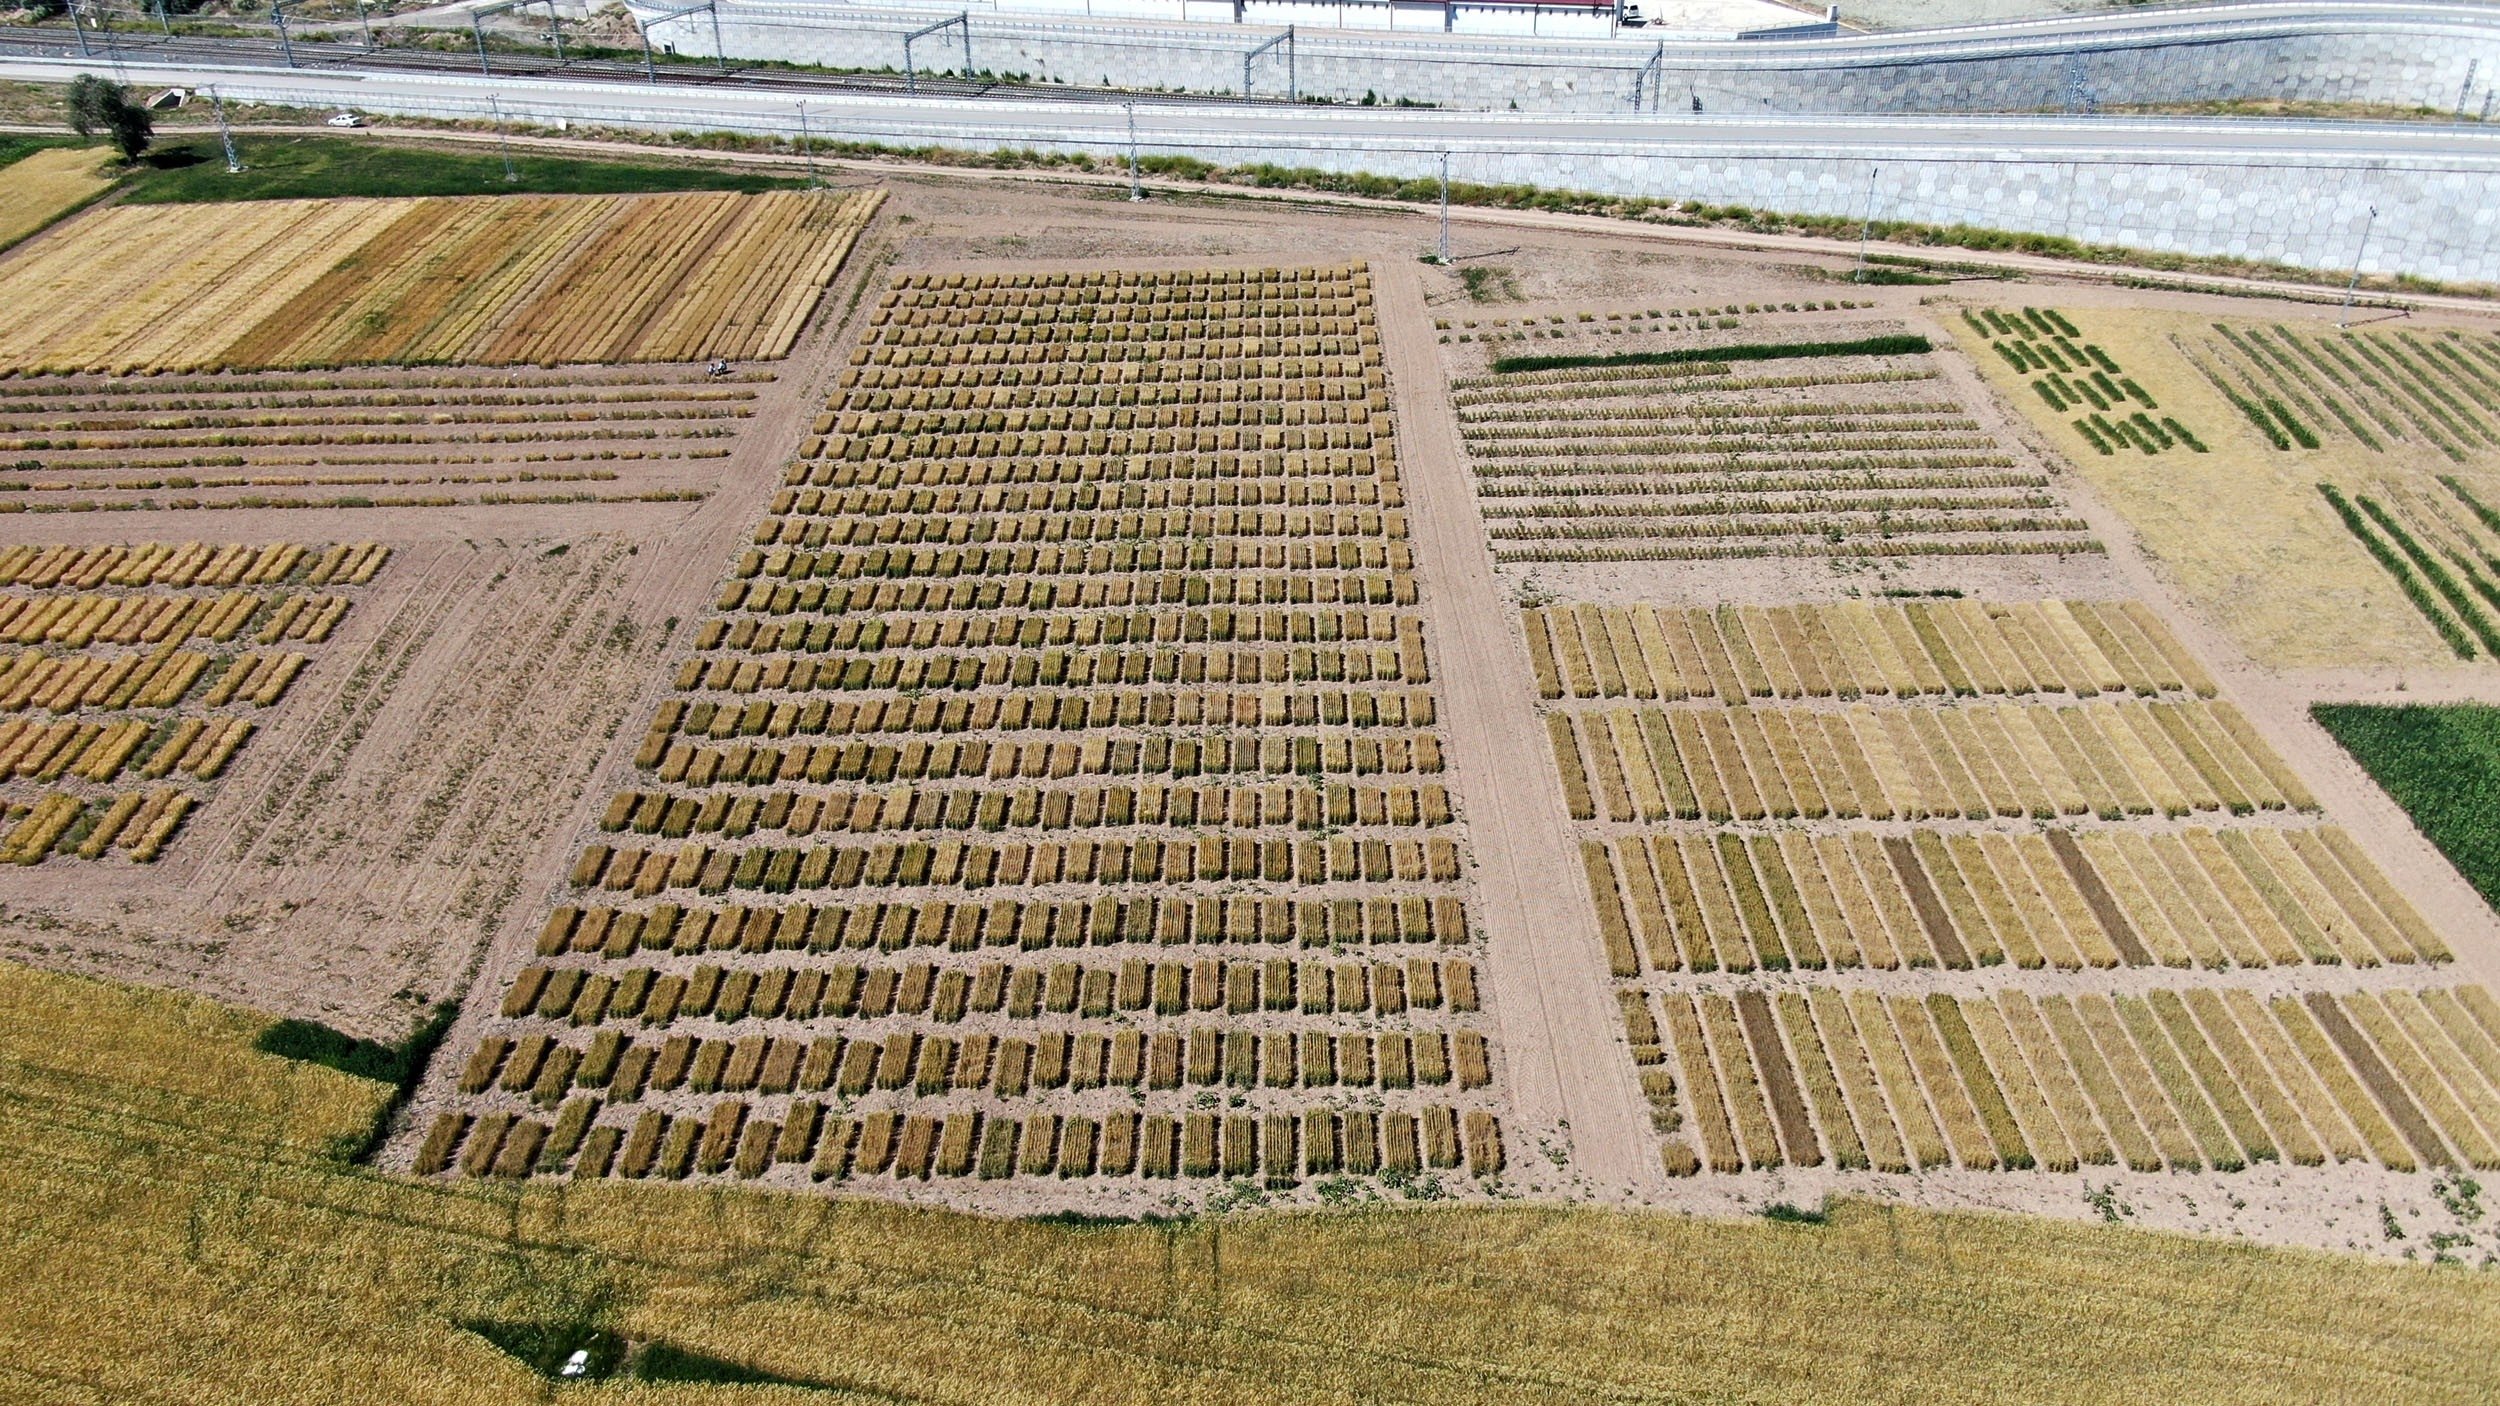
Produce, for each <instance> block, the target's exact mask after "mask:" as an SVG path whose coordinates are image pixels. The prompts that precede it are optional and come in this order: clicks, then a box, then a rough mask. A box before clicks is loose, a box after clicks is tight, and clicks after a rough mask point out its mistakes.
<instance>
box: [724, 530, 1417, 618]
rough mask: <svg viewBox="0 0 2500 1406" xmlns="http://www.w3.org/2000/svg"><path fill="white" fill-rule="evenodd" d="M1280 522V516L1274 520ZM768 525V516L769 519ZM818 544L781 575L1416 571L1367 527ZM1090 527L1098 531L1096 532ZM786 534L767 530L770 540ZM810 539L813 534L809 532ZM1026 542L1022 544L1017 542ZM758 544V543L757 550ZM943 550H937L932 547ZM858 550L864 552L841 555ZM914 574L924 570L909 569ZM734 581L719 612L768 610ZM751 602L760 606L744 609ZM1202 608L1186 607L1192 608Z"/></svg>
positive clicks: (831, 537)
mask: <svg viewBox="0 0 2500 1406" xmlns="http://www.w3.org/2000/svg"><path fill="white" fill-rule="evenodd" d="M1278 516H1279V517H1283V516H1285V515H1284V514H1278ZM766 521H767V523H768V524H769V523H771V520H770V519H767V520H766ZM830 521H831V525H830V526H829V527H828V529H827V531H826V532H825V534H824V540H823V542H822V543H819V544H815V545H816V546H818V547H820V548H823V549H822V550H813V551H809V550H801V551H796V552H792V553H790V561H789V564H788V566H787V567H785V568H784V570H783V572H782V573H779V574H781V575H782V576H783V577H784V578H785V579H795V580H802V581H803V580H805V579H806V578H808V577H811V576H812V577H819V578H824V579H827V580H853V579H856V578H858V577H860V576H863V575H867V576H876V575H897V574H905V573H902V572H897V571H896V570H895V569H894V568H895V566H896V565H898V564H899V563H900V562H902V561H906V560H913V561H916V558H917V556H918V554H917V553H913V552H908V551H905V550H904V548H907V547H920V546H924V545H925V546H929V547H931V548H932V549H933V550H932V551H931V552H930V553H929V557H930V560H929V562H928V569H929V572H934V573H935V574H937V575H941V576H950V575H959V574H960V575H968V576H982V575H1004V574H1011V573H1012V574H1015V575H1026V574H1031V573H1036V572H1038V573H1040V574H1042V575H1053V574H1056V573H1059V572H1063V571H1090V572H1104V571H1121V572H1126V571H1163V570H1174V569H1180V568H1181V567H1182V564H1183V563H1184V562H1187V563H1192V564H1193V565H1194V564H1195V563H1197V562H1200V561H1204V562H1205V563H1207V565H1205V566H1195V567H1194V569H1197V570H1208V569H1212V570H1217V571H1228V570H1232V569H1236V568H1238V569H1243V570H1247V569H1252V568H1256V567H1260V566H1266V567H1267V568H1268V569H1269V570H1290V571H1295V572H1308V571H1337V570H1372V571H1382V570H1395V571H1399V572H1405V571H1409V570H1412V569H1413V566H1414V556H1413V549H1412V548H1411V547H1410V546H1409V545H1408V544H1407V543H1406V542H1405V541H1404V540H1403V539H1401V538H1396V537H1392V536H1390V535H1389V534H1386V533H1382V532H1380V531H1377V530H1374V531H1371V532H1364V533H1356V534H1347V535H1338V534H1335V533H1330V532H1320V533H1316V534H1315V533H1312V532H1309V531H1307V530H1305V531H1302V532H1298V533H1294V534H1292V535H1291V536H1288V535H1287V534H1286V533H1285V532H1283V531H1282V530H1280V531H1278V532H1277V533H1275V534H1270V535H1264V536H1263V535H1262V534H1259V533H1257V532H1256V531H1254V530H1251V529H1252V527H1255V524H1253V525H1251V527H1245V528H1240V529H1236V530H1235V531H1232V532H1228V533H1225V534H1223V535H1222V536H1221V537H1218V536H1216V535H1215V534H1212V533H1209V534H1203V535H1201V534H1183V533H1179V532H1171V531H1168V530H1165V531H1158V532H1155V533H1151V534H1149V533H1148V532H1147V531H1146V530H1145V529H1143V528H1138V529H1136V530H1132V531H1126V532H1114V531H1112V530H1110V529H1112V528H1114V527H1117V526H1119V525H1120V524H1119V523H1117V522H1116V521H1114V520H1105V521H1102V522H1099V523H1096V522H1090V521H1088V520H1086V519H1082V518H1077V519H1073V520H1071V519H1067V518H1048V517H1045V516H1044V515H1042V514H1038V513H1034V514H1026V515H1024V516H1023V517H1020V518H1011V519H1007V520H1005V521H1003V522H993V521H983V520H977V519H966V518H956V519H953V520H951V521H929V520H926V519H922V520H919V521H910V520H907V521H906V522H904V523H902V524H897V525H895V526H892V527H883V526H880V525H877V524H873V523H868V522H862V521H858V520H853V519H838V518H837V519H832V520H830ZM1097 527H1099V528H1101V529H1103V530H1100V531H1097V530H1094V529H1096V528H1097ZM784 535H786V534H785V533H784V532H783V531H782V530H781V529H780V527H779V526H778V525H777V524H775V525H773V536H774V537H776V538H778V537H782V536H784ZM809 535H813V534H809ZM1174 539H1178V540H1179V541H1180V542H1181V543H1182V545H1179V546H1176V547H1174V548H1173V549H1172V551H1171V552H1170V554H1169V555H1167V554H1166V553H1165V552H1164V551H1162V550H1160V548H1161V545H1162V543H1163V542H1165V541H1172V540H1174ZM1018 543H1024V544H1027V545H1021V546H1019V545H1016V544H1018ZM759 545H763V544H759ZM939 546H942V547H943V548H944V550H943V551H938V550H934V549H935V548H937V547H939ZM845 547H851V548H860V547H865V548H868V549H869V550H867V551H857V550H842V548H845ZM908 574H911V575H922V574H928V572H924V571H921V570H911V571H909V572H908ZM738 584H739V583H738V582H737V581H736V580H734V579H733V581H732V582H731V584H730V586H727V587H724V588H723V592H722V596H721V603H720V605H719V606H718V608H719V609H722V610H736V609H739V608H740V607H742V606H744V607H745V608H748V609H762V608H766V607H765V606H764V605H762V604H761V602H762V601H769V600H770V599H771V590H770V589H769V588H768V589H767V590H766V592H765V593H764V594H763V595H762V596H761V597H760V598H759V597H757V596H756V593H755V592H754V591H752V590H751V589H750V590H748V591H747V592H746V593H745V595H744V596H740V595H732V594H730V591H731V590H733V589H735V588H736V587H737V586H738ZM787 599H788V600H789V601H790V605H786V606H783V607H782V609H784V610H788V609H791V608H793V607H795V606H796V605H797V602H798V599H799V598H798V597H797V596H795V595H793V596H790V597H788V598H787ZM750 600H755V601H757V602H758V603H756V604H749V601H750ZM1201 603H1202V602H1197V601H1192V602H1191V604H1193V605H1194V604H1201Z"/></svg>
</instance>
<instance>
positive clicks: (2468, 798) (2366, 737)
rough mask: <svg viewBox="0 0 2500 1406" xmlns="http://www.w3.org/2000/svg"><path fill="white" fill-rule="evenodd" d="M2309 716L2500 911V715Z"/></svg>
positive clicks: (2338, 710) (2366, 712) (2419, 708)
mask: <svg viewBox="0 0 2500 1406" xmlns="http://www.w3.org/2000/svg"><path fill="white" fill-rule="evenodd" d="M2309 712H2310V715H2311V716H2312V717H2315V718H2316V719H2317V720H2318V725H2319V726H2321V727H2323V728H2325V729H2326V730H2327V731H2328V732H2330V733H2333V734H2334V736H2335V740H2336V741H2338V742H2340V743H2342V744H2343V745H2344V750H2345V751H2347V752H2350V753H2352V755H2353V760H2355V761H2358V762H2359V763H2361V766H2362V769H2363V770H2365V771H2367V772H2369V773H2370V776H2371V777H2372V779H2374V780H2376V781H2377V782H2378V784H2379V785H2380V787H2382V788H2383V789H2385V790H2386V792H2387V794H2388V795H2389V796H2391V797H2393V798H2394V799H2395V802H2396V804H2398V805H2400V806H2403V807H2404V808H2405V813H2406V814H2407V815H2410V816H2412V817H2413V823H2414V824H2415V825H2417V826H2419V827H2420V828H2421V831H2422V833H2423V834H2425V835H2427V836H2429V837H2430V841H2431V843H2432V844H2434V845H2437V846H2439V852H2440V853H2441V854H2444V855H2446V856H2448V862H2449V863H2451V864H2454V865H2455V866H2457V871H2458V872H2459V873H2461V874H2463V875H2465V880H2466V882H2467V883H2470V884H2472V885H2473V886H2474V889H2475V891H2476V892H2478V893H2480V894H2481V895H2482V896H2483V901H2484V902H2486V903H2489V904H2490V905H2492V906H2493V907H2494V908H2500V708H2493V707H2488V706H2486V705H2483V704H2479V703H2458V704H2446V705H2428V704H2405V705H2402V706H2399V707H2381V706H2376V705H2371V704H2362V703H2320V704H2318V705H2317V706H2315V707H2313V708H2311V709H2310V710H2309Z"/></svg>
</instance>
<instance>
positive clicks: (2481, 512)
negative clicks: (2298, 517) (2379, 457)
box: [2318, 475, 2500, 659]
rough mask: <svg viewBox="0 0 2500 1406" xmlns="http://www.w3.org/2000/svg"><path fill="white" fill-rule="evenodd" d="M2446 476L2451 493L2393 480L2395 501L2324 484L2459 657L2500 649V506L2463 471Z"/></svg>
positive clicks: (2330, 500) (2347, 522) (2334, 504)
mask: <svg viewBox="0 0 2500 1406" xmlns="http://www.w3.org/2000/svg"><path fill="white" fill-rule="evenodd" d="M2440 484H2441V486H2442V487H2443V488H2444V489H2446V490H2447V495H2446V496H2445V497H2442V496H2438V495H2434V494H2432V493H2430V492H2429V491H2427V490H2420V489H2408V488H2407V487H2406V486H2405V485H2402V484H2394V485H2389V488H2390V490H2391V491H2390V499H2391V501H2392V502H2393V503H2394V504H2395V507H2394V508H2393V509H2391V508H2390V507H2388V506H2387V505H2386V504H2383V503H2381V502H2380V501H2379V500H2378V499H2377V498H2374V497H2372V496H2370V495H2368V494H2366V493H2357V494H2354V495H2353V496H2352V497H2350V498H2347V497H2346V496H2345V495H2344V494H2343V492H2342V491H2341V490H2339V489H2337V488H2336V487H2335V486H2334V485H2333V484H2329V483H2321V484H2319V485H2318V491H2319V493H2320V494H2322V495H2323V496H2324V497H2325V498H2326V500H2327V504H2328V506H2329V507H2331V508H2333V509H2334V510H2335V514H2336V516H2337V517H2339V518H2341V519H2342V520H2343V523H2344V526H2345V528H2346V529H2347V530H2349V531H2350V532H2351V533H2352V535H2353V536H2354V537H2355V538H2356V539H2358V540H2359V541H2360V543H2361V545H2362V547H2363V548H2364V549H2365V550H2367V551H2368V552H2369V553H2370V555H2371V556H2372V557H2373V558H2374V559H2375V560H2377V562H2378V563H2379V565H2380V566H2382V567H2384V568H2386V570H2387V573H2388V574H2389V575H2390V576H2393V577H2394V578H2395V579H2396V584H2397V586H2398V587H2400V588H2401V589H2402V590H2403V591H2404V593H2405V598H2406V599H2408V600H2410V601H2411V602H2412V603H2413V607H2414V609H2416V610H2418V611H2420V612H2421V613H2422V617H2423V618H2424V619H2425V620H2428V621H2429V622H2430V624H2431V627H2432V628H2433V629H2435V630H2437V631H2438V632H2439V637H2440V638H2441V639H2442V640H2444V641H2445V642H2446V643H2447V645H2448V647H2449V648H2450V649H2451V650H2452V651H2454V652H2455V654H2456V656H2457V657H2458V658H2460V659H2471V658H2473V657H2474V655H2475V652H2476V649H2477V648H2478V647H2479V648H2480V649H2481V650H2482V651H2483V652H2485V653H2488V654H2491V655H2493V656H2494V657H2500V625H2495V623H2494V621H2495V619H2500V514H2495V513H2494V512H2493V511H2492V510H2491V509H2490V508H2489V507H2488V506H2487V505H2485V504H2484V503H2483V502H2482V500H2481V499H2479V498H2477V497H2475V496H2474V493H2473V491H2472V490H2471V489H2469V488H2467V487H2466V486H2465V484H2464V483H2463V482H2462V481H2461V480H2459V479H2457V478H2456V477H2455V476H2453V475H2443V476H2442V477H2441V478H2440ZM2460 508H2461V509H2463V510H2464V511H2460Z"/></svg>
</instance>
